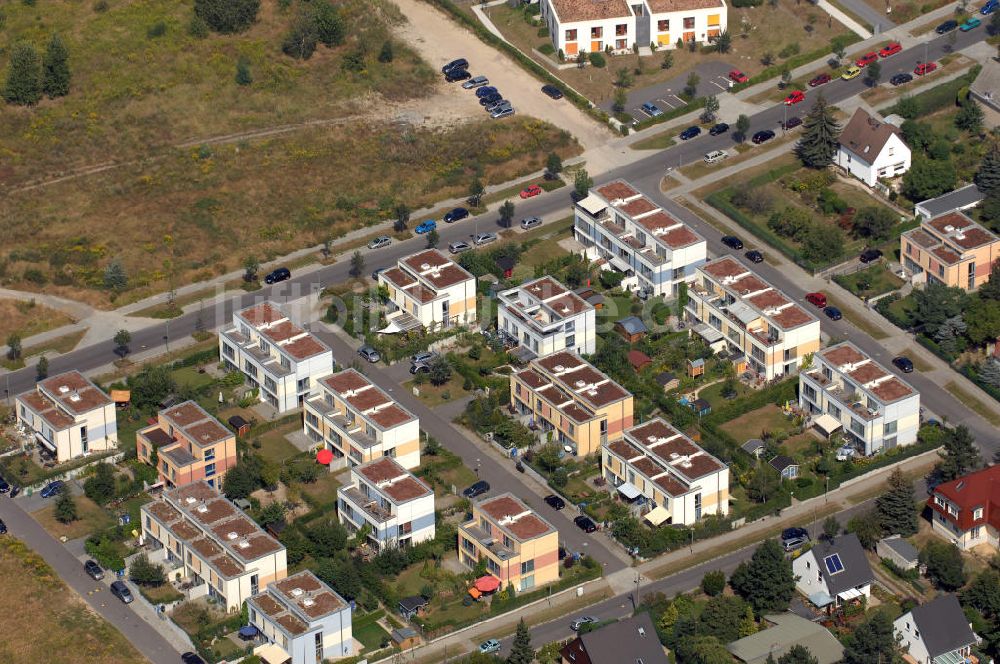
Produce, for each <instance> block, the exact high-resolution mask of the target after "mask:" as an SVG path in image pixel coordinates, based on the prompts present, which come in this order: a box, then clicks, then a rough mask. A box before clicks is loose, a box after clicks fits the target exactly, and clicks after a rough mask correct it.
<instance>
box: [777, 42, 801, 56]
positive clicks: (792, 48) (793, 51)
mask: <svg viewBox="0 0 1000 664" xmlns="http://www.w3.org/2000/svg"><path fill="white" fill-rule="evenodd" d="M801 50H802V49H801V47H800V46H799V43H798V42H792V43H791V44H788V45H787V46H785V48H783V49H781V50H780V51H778V57H779V58H790V57H792V56H793V55H798V54H799V52H800V51H801Z"/></svg>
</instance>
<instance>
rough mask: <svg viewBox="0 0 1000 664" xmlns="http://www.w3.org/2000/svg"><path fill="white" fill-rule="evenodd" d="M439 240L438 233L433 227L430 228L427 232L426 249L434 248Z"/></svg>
mask: <svg viewBox="0 0 1000 664" xmlns="http://www.w3.org/2000/svg"><path fill="white" fill-rule="evenodd" d="M440 241H441V236H440V235H438V232H437V229H436V228H435V229H433V230H431V232H430V233H428V234H427V248H428V249H433V248H435V247H436V246H438V242H440Z"/></svg>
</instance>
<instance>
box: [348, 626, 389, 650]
mask: <svg viewBox="0 0 1000 664" xmlns="http://www.w3.org/2000/svg"><path fill="white" fill-rule="evenodd" d="M352 633H353V634H354V638H356V639H357V640H358V641H361V643H363V644H364V646H365V650H377V649H378V648H381V647H382V644H383V643H384V642H385V641H387V640H388V639H389V632H387V631H385V630H384V629H382V626H381V625H379V624H378V623H377V622H373V623H369V624H367V625H364V626H362V627H360V628H358V629H355V630H353V631H352Z"/></svg>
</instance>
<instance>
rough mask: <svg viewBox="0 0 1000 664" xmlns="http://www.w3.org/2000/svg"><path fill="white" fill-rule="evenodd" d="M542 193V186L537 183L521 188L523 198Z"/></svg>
mask: <svg viewBox="0 0 1000 664" xmlns="http://www.w3.org/2000/svg"><path fill="white" fill-rule="evenodd" d="M540 193H542V188H541V187H539V186H538V185H537V184H529V185H528V186H527V187H525V188H524V189H522V190H521V198H532V197H534V196H537V195H538V194H540Z"/></svg>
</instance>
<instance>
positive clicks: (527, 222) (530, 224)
mask: <svg viewBox="0 0 1000 664" xmlns="http://www.w3.org/2000/svg"><path fill="white" fill-rule="evenodd" d="M541 225H542V220H541V219H539V218H538V217H528V218H527V219H522V220H521V228H523V229H524V230H528V229H529V228H538V227H539V226H541Z"/></svg>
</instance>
